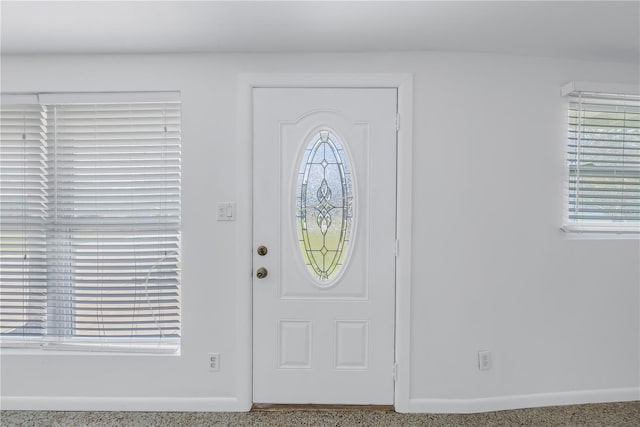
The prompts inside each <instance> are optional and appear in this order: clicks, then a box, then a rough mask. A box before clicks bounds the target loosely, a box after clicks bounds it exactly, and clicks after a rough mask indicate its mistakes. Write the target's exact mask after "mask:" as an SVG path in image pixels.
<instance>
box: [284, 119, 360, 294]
mask: <svg viewBox="0 0 640 427" xmlns="http://www.w3.org/2000/svg"><path fill="white" fill-rule="evenodd" d="M296 199H297V200H296V205H297V215H296V223H297V225H296V227H297V235H298V240H299V242H300V251H301V253H302V259H303V261H304V263H305V264H306V266H307V269H308V271H309V273H310V274H311V276H312V277H313V278H314V279H315V283H317V284H319V285H320V286H321V287H327V286H330V285H331V284H333V282H334V281H335V279H336V278H337V277H338V276H339V274H340V272H341V271H342V269H343V268H344V265H345V262H346V261H347V259H346V258H347V255H348V253H349V250H348V249H349V245H350V244H351V237H352V235H353V231H354V230H353V227H354V224H353V217H354V216H353V213H354V212H353V211H354V195H353V178H352V174H351V165H350V162H349V158H348V156H347V154H346V152H345V150H344V148H343V146H342V144H341V142H340V140H339V139H338V138H337V136H336V135H335V133H333V132H332V131H330V130H321V131H319V132H318V133H317V134H315V135H314V136H313V138H311V141H310V142H309V143H308V144H307V148H306V150H305V152H304V155H303V158H302V162H301V164H300V169H299V175H298V183H297V186H296Z"/></svg>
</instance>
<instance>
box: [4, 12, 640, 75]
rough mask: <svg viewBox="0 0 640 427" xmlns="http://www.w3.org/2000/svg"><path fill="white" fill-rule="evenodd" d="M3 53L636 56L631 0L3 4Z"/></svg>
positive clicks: (639, 51)
mask: <svg viewBox="0 0 640 427" xmlns="http://www.w3.org/2000/svg"><path fill="white" fill-rule="evenodd" d="M0 11H1V23H2V27H1V33H0V35H1V39H0V43H1V44H0V49H1V52H2V54H5V55H6V54H76V53H77V54H82V53H176V52H382V51H455V52H487V53H500V54H515V55H530V56H548V57H560V58H574V59H585V60H596V61H616V62H627V63H640V2H638V1H626V2H615V1H588V2H581V1H564V2H551V1H539V2H483V1H446V2H445V1H418V2H415V1H414V2H404V1H374V2H369V1H323V2H315V1H288V2H285V1H259V2H253V1H153V2H152V1H71V2H69V1H42V2H36V1H7V0H3V1H1V2H0Z"/></svg>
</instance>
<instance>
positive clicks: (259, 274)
mask: <svg viewBox="0 0 640 427" xmlns="http://www.w3.org/2000/svg"><path fill="white" fill-rule="evenodd" d="M267 274H269V272H268V271H267V269H266V268H264V267H260V268H259V269H258V270H257V271H256V277H257V278H258V279H264V278H265V277H267Z"/></svg>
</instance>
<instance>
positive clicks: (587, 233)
mask: <svg viewBox="0 0 640 427" xmlns="http://www.w3.org/2000/svg"><path fill="white" fill-rule="evenodd" d="M560 230H561V231H563V232H564V233H565V234H566V235H567V236H568V237H571V238H579V239H610V240H617V239H620V240H628V239H631V240H637V239H640V225H624V226H620V225H615V226H612V225H600V224H598V225H584V224H568V225H564V226H562V227H560Z"/></svg>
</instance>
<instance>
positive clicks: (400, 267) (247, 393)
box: [235, 73, 413, 409]
mask: <svg viewBox="0 0 640 427" xmlns="http://www.w3.org/2000/svg"><path fill="white" fill-rule="evenodd" d="M258 87H306V88H314V87H317V88H323V87H324V88H326V87H331V88H340V87H356V88H385V87H386V88H396V89H397V90H398V113H399V114H401V115H402V121H403V123H402V129H401V130H400V131H399V132H398V153H397V156H398V157H397V159H398V165H397V218H396V224H397V225H396V229H397V235H396V238H397V239H398V240H400V242H401V244H402V248H400V249H401V251H400V254H401V255H399V256H398V257H397V258H396V325H395V334H396V344H395V345H396V348H395V356H396V363H398V365H399V367H398V380H397V381H396V383H395V399H394V400H395V406H396V408H400V409H402V408H407V407H408V404H409V391H410V388H409V387H410V382H409V379H410V377H411V373H410V369H409V367H410V352H411V343H410V337H411V329H410V326H411V237H412V236H411V229H412V227H411V212H412V194H413V192H412V184H413V179H412V177H413V175H412V174H413V172H412V164H413V162H412V146H413V139H412V138H413V134H412V131H413V75H412V74H408V73H401V74H369V73H361V74H240V75H239V76H238V103H237V108H238V116H237V117H238V121H237V132H238V133H237V137H238V144H237V146H236V156H237V158H236V161H237V162H236V180H235V181H236V186H237V187H236V194H241V195H243V196H242V198H241V199H239V200H238V201H237V203H238V205H237V206H238V211H237V212H238V217H237V222H236V224H237V232H238V246H237V249H236V254H237V259H238V270H237V277H238V278H239V282H238V286H237V290H236V298H237V307H236V310H237V313H238V317H237V319H236V320H237V325H238V326H237V328H238V329H237V331H236V332H237V333H236V337H237V339H238V347H237V351H238V355H239V356H238V359H237V361H236V362H237V368H236V376H237V389H236V390H237V393H238V399H239V401H240V402H241V403H242V404H245V405H248V406H249V407H250V405H251V403H252V400H253V399H252V387H253V373H252V367H253V363H252V358H253V356H252V354H253V349H252V327H251V325H252V299H251V298H252V295H251V282H252V281H251V268H252V265H251V262H252V256H251V248H252V245H253V242H252V229H251V227H252V221H251V212H252V206H251V203H252V202H251V200H252V197H251V195H252V176H253V175H252V174H253V154H252V145H253V131H252V127H253V99H252V91H253V89H254V88H258Z"/></svg>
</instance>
